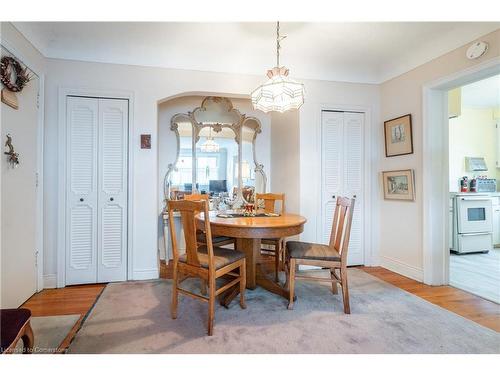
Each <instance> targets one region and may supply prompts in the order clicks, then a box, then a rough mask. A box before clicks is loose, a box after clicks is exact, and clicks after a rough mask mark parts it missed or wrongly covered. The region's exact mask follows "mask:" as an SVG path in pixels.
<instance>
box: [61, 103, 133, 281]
mask: <svg viewBox="0 0 500 375" xmlns="http://www.w3.org/2000/svg"><path fill="white" fill-rule="evenodd" d="M127 134H128V101H127V100H120V99H98V98H82V97H68V98H67V157H68V159H67V166H68V167H67V215H66V243H67V246H66V285H71V284H85V283H95V282H111V281H122V280H126V277H127Z"/></svg>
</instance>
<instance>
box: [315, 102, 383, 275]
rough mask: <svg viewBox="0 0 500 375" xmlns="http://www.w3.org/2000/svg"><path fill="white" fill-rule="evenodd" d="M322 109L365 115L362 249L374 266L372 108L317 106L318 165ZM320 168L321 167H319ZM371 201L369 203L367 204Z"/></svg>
mask: <svg viewBox="0 0 500 375" xmlns="http://www.w3.org/2000/svg"><path fill="white" fill-rule="evenodd" d="M323 111H338V112H358V113H364V115H365V124H364V133H363V145H364V151H365V154H364V165H363V167H364V173H363V179H364V181H363V185H364V193H363V201H364V211H365V212H364V213H365V217H364V219H365V220H364V228H363V232H364V238H363V242H364V249H363V263H364V265H365V266H375V265H378V254H379V251H378V250H379V249H378V243H379V241H378V236H377V234H376V233H378V231H376V230H373V223H374V220H373V217H372V215H373V214H374V213H375V212H376V207H373V205H374V204H376V199H374V197H373V194H374V190H373V188H374V184H373V179H372V177H373V176H372V162H371V159H370V158H371V157H372V154H373V152H374V150H377V149H378V148H377V147H376V146H377V145H373V144H372V143H373V142H372V140H373V139H376V138H373V137H370V135H371V132H372V131H373V124H372V108H371V107H368V106H362V105H361V106H360V105H354V104H329V103H323V104H321V105H319V107H318V113H319V122H320V123H319V126H318V127H317V129H316V142H317V144H318V145H320V150H321V152H320V153H319V156H318V161H319V164H318V165H320V166H321V165H322V153H323V151H322V150H323V146H322V145H323V143H322V138H321V134H322V127H323V124H322V112H323ZM320 169H321V167H320ZM321 173H323V171H322V170H321V171H320V176H319V178H322V176H321ZM321 185H322V184H318V187H317V190H316V193H317V196H318V197H320V198H319V199H318V200H317V212H321V215H323V207H322V199H323V198H322V197H323V194H322V193H323V192H322V186H321ZM369 202H371V204H369ZM321 227H322V226H321V225H317V226H316V238H317V239H318V240H319V239H321V238H322V228H321ZM369 244H371V246H370V248H368V245H369Z"/></svg>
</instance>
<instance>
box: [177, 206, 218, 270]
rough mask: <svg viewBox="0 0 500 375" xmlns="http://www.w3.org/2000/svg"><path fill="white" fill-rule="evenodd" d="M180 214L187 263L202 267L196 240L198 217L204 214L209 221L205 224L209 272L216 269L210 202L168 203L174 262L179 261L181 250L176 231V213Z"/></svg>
mask: <svg viewBox="0 0 500 375" xmlns="http://www.w3.org/2000/svg"><path fill="white" fill-rule="evenodd" d="M175 211H177V212H180V215H181V223H182V229H183V231H184V240H185V242H186V263H187V264H189V265H191V266H195V267H200V260H199V258H198V243H197V239H196V228H197V227H196V215H197V214H198V213H200V212H203V214H204V215H205V218H207V220H205V221H204V223H205V233H206V234H207V244H206V246H207V254H208V265H209V270H211V269H213V267H214V259H213V245H212V235H211V230H210V219H209V214H208V200H187V199H185V200H179V201H173V200H171V201H168V216H169V229H170V238H171V239H172V250H173V256H174V262H176V261H177V260H178V259H179V255H180V254H179V248H178V244H177V236H176V230H175V221H174V212H175Z"/></svg>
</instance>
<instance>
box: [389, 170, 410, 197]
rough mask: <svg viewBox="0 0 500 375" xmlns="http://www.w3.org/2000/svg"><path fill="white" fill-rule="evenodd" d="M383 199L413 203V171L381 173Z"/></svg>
mask: <svg viewBox="0 0 500 375" xmlns="http://www.w3.org/2000/svg"><path fill="white" fill-rule="evenodd" d="M382 179H383V183H384V199H385V200H400V201H414V200H415V174H414V172H413V169H405V170H401V171H385V172H382Z"/></svg>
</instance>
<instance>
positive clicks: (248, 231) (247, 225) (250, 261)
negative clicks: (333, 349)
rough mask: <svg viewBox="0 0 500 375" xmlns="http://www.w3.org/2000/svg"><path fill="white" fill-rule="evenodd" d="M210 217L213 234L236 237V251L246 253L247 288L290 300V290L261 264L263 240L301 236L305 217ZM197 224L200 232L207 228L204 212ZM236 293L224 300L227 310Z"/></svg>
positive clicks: (198, 218)
mask: <svg viewBox="0 0 500 375" xmlns="http://www.w3.org/2000/svg"><path fill="white" fill-rule="evenodd" d="M228 214H229V215H231V213H228ZM209 216H210V229H211V231H212V235H215V236H227V237H233V238H236V249H237V250H239V251H241V252H243V253H244V254H245V259H246V276H247V280H246V286H247V288H248V289H255V288H256V286H257V285H259V286H260V287H262V288H264V289H266V290H268V291H270V292H272V293H275V294H278V295H280V296H282V297H284V298H288V291H287V290H285V289H284V288H283V287H282V286H281V285H280V284H278V283H277V282H275V281H274V280H273V279H272V278H270V277H268V276H267V275H266V273H265V272H264V270H263V269H262V267H261V264H260V263H259V260H260V252H261V240H262V239H267V238H284V237H290V236H295V235H297V234H300V233H302V232H303V231H304V224H305V223H306V218H304V217H303V216H300V215H296V214H291V213H283V214H281V215H280V216H260V215H258V216H241V215H237V214H235V216H234V217H221V215H219V216H218V212H216V211H213V212H210V213H209ZM197 225H198V229H201V230H203V229H204V225H205V223H204V215H203V213H201V214H199V215H198V216H197ZM237 294H238V291H237V289H234V290H232V291H230V292H228V293H227V294H226V295H225V296H224V297H223V299H222V300H221V304H222V305H224V306H226V307H227V306H228V305H229V303H230V302H231V300H232V299H233V298H234V297H235V296H236V295H237Z"/></svg>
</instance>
